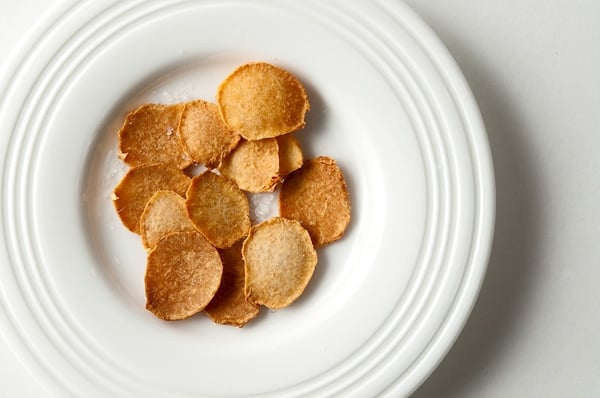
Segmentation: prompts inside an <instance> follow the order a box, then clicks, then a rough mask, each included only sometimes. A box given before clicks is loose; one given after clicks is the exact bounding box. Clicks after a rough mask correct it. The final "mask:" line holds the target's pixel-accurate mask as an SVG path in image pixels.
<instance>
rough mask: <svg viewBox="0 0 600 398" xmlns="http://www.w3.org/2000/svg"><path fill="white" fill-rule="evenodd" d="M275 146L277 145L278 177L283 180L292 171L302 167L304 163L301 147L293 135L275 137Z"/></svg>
mask: <svg viewBox="0 0 600 398" xmlns="http://www.w3.org/2000/svg"><path fill="white" fill-rule="evenodd" d="M277 145H279V176H280V177H281V178H285V176H287V175H288V174H290V173H291V172H292V171H294V170H298V169H299V168H300V167H302V163H303V161H304V157H303V155H302V147H301V146H300V143H299V142H298V140H297V139H296V137H294V135H293V134H285V135H280V136H279V137H277Z"/></svg>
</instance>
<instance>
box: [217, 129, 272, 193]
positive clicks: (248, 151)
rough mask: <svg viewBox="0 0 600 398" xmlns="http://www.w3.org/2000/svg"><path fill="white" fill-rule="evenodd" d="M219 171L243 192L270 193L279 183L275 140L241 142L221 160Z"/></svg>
mask: <svg viewBox="0 0 600 398" xmlns="http://www.w3.org/2000/svg"><path fill="white" fill-rule="evenodd" d="M219 171H220V172H221V174H223V175H224V176H225V177H227V178H229V179H230V180H232V181H233V182H235V183H236V184H237V186H238V187H239V188H240V189H242V190H244V191H248V192H266V191H272V190H273V189H274V188H275V184H277V181H279V147H278V145H277V140H276V139H275V138H265V139H264V140H258V141H246V140H244V139H243V140H241V141H240V143H239V144H238V146H237V147H236V148H235V149H234V150H233V152H231V153H230V154H229V156H227V157H226V158H225V159H223V163H222V164H221V166H220V167H219Z"/></svg>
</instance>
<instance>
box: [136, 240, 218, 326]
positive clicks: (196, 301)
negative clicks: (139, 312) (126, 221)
mask: <svg viewBox="0 0 600 398" xmlns="http://www.w3.org/2000/svg"><path fill="white" fill-rule="evenodd" d="M222 274H223V265H222V263H221V258H220V257H219V253H218V252H217V249H215V248H214V247H213V246H212V245H211V244H210V243H208V241H207V240H206V239H205V238H204V237H203V236H202V234H201V233H199V232H197V231H196V232H173V233H171V234H169V235H167V236H165V237H164V238H163V239H161V240H160V241H158V243H157V244H156V247H155V248H154V250H152V251H151V252H150V253H149V254H148V260H147V265H146V276H145V285H146V309H148V310H149V311H151V312H152V313H153V314H154V315H156V316H157V317H159V318H161V319H164V320H168V321H172V320H177V319H185V318H189V317H190V316H192V315H194V314H196V313H198V312H200V311H202V310H203V309H204V307H206V305H207V304H208V303H209V302H210V301H211V300H212V298H213V297H214V295H215V293H216V292H217V290H218V288H219V285H220V284H221V276H222Z"/></svg>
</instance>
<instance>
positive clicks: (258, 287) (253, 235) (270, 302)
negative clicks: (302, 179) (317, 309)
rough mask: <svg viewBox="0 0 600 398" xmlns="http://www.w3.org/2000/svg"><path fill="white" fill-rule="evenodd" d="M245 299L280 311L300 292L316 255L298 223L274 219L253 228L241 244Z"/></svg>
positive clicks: (315, 260)
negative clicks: (244, 268)
mask: <svg viewBox="0 0 600 398" xmlns="http://www.w3.org/2000/svg"><path fill="white" fill-rule="evenodd" d="M242 255H243V257H244V262H245V264H246V299H247V300H248V301H250V302H252V303H256V304H261V305H264V306H266V307H268V308H271V309H279V308H284V307H287V306H288V305H290V304H291V303H292V302H294V301H295V300H296V299H297V298H298V297H299V296H300V295H301V294H302V292H303V291H304V289H305V288H306V286H307V285H308V282H309V281H310V279H311V277H312V275H313V273H314V270H315V266H316V265H317V252H316V250H315V248H314V247H313V244H312V242H311V239H310V236H309V234H308V232H307V231H306V230H305V229H304V228H303V227H302V225H300V223H299V222H298V221H295V220H288V219H285V218H281V217H274V218H271V219H269V220H267V221H264V222H262V223H260V224H258V225H255V226H253V227H252V229H251V230H250V234H249V235H248V237H247V238H246V240H245V241H244V245H243V248H242Z"/></svg>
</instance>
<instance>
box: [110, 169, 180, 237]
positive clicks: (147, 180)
mask: <svg viewBox="0 0 600 398" xmlns="http://www.w3.org/2000/svg"><path fill="white" fill-rule="evenodd" d="M189 185H190V178H189V177H188V176H186V175H185V174H184V173H183V172H182V171H181V170H179V169H178V168H176V167H174V166H169V165H165V164H160V163H154V164H144V165H141V166H136V167H132V168H131V169H129V171H128V172H127V174H125V176H124V177H123V179H122V180H121V182H119V184H118V185H117V187H116V188H115V190H114V191H113V196H112V198H113V204H114V206H115V209H116V210H117V214H118V215H119V217H120V218H121V221H122V222H123V225H125V227H127V229H129V230H130V231H131V232H135V233H136V234H139V232H140V218H141V216H142V213H143V212H144V208H146V203H148V200H149V199H150V198H151V197H152V195H154V194H155V193H156V191H161V190H165V191H173V192H176V193H177V194H179V195H181V196H184V195H185V192H186V190H187V188H188V186H189Z"/></svg>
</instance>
